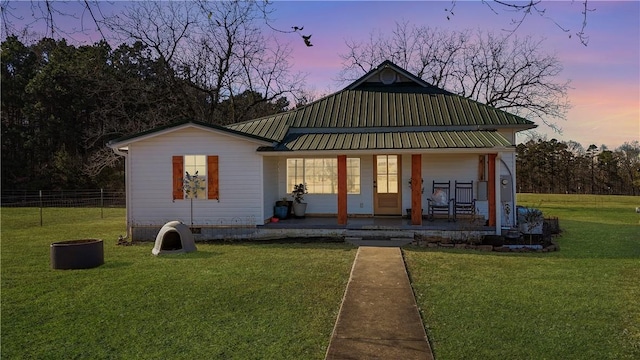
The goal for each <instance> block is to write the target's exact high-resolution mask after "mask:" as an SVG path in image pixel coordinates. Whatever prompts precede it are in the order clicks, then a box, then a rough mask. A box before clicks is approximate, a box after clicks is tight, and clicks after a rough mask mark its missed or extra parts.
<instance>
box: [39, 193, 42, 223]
mask: <svg viewBox="0 0 640 360" xmlns="http://www.w3.org/2000/svg"><path fill="white" fill-rule="evenodd" d="M39 198H40V226H42V190H40V191H39Z"/></svg>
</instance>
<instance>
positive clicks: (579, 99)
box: [12, 1, 640, 149]
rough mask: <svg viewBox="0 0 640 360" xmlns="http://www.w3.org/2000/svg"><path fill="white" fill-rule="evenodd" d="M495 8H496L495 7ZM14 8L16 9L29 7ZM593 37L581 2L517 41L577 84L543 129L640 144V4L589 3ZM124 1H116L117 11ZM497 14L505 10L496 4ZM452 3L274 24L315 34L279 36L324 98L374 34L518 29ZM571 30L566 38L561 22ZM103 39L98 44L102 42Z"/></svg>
mask: <svg viewBox="0 0 640 360" xmlns="http://www.w3.org/2000/svg"><path fill="white" fill-rule="evenodd" d="M489 3H491V2H489ZM28 4H29V3H28V2H24V3H19V2H12V6H14V7H20V6H25V7H26V6H28ZM105 4H107V3H105ZM588 4H589V5H588V7H589V9H593V10H595V11H591V12H589V13H588V15H587V27H586V29H585V31H586V35H587V36H588V37H589V42H588V46H586V47H585V46H584V45H582V44H581V43H580V41H579V40H578V39H577V37H576V36H575V35H573V36H572V37H571V38H569V34H575V33H576V32H578V31H579V30H580V28H581V24H582V21H583V16H582V14H581V12H582V10H583V5H582V1H543V2H542V5H541V6H539V8H544V9H546V18H545V17H542V16H539V15H537V14H531V16H529V17H528V18H527V19H526V20H525V22H524V24H523V25H522V26H521V27H520V28H519V29H518V30H517V33H516V34H517V36H519V37H524V36H527V35H533V36H536V37H544V38H545V39H546V40H545V41H544V48H545V51H546V52H547V53H549V54H555V55H556V56H557V57H558V58H559V59H560V61H561V63H562V65H563V67H564V71H563V73H562V74H561V75H560V76H561V78H562V79H565V80H566V79H569V80H571V84H570V86H571V90H570V91H569V101H570V102H571V105H572V108H571V109H570V110H569V112H568V113H567V120H566V121H562V120H558V121H556V123H557V125H558V126H559V127H561V128H562V130H563V132H562V134H558V133H555V132H553V130H551V129H550V128H548V127H547V126H545V125H543V124H540V126H539V127H538V129H537V130H538V131H539V132H540V133H542V134H543V135H544V134H546V135H547V138H548V139H552V138H556V139H558V140H564V141H569V140H574V141H577V142H579V143H581V144H582V145H583V146H584V147H585V148H586V147H588V146H589V145H590V144H596V145H597V146H600V145H602V144H604V145H607V146H608V147H609V148H611V149H614V148H616V147H618V146H620V145H622V144H623V143H624V142H631V141H635V140H640V2H639V1H589V3H588ZM119 5H123V3H118V2H116V3H115V5H114V8H117V7H118V6H119ZM493 6H494V8H496V9H500V8H499V7H496V5H495V4H493ZM450 7H451V1H409V2H397V1H396V2H392V1H322V2H318V1H275V2H274V4H273V9H275V11H274V13H272V14H271V16H270V17H271V19H272V20H273V21H272V25H273V26H274V27H275V28H278V29H287V30H288V29H290V28H291V26H294V25H296V26H304V31H303V33H304V34H312V43H313V45H314V46H313V47H306V46H305V45H304V43H303V42H302V41H301V39H300V38H299V37H298V35H296V34H282V33H280V34H277V36H278V37H279V38H281V39H282V40H283V41H287V42H290V45H291V47H292V48H293V57H292V58H291V59H290V61H291V62H292V63H293V64H294V66H295V70H296V71H302V72H304V73H306V74H307V85H308V87H309V88H310V89H312V90H313V91H314V92H315V93H317V94H329V93H332V92H335V91H338V90H341V89H342V88H344V86H346V85H347V84H344V83H338V82H336V81H335V80H334V79H335V78H336V77H337V75H338V73H339V72H340V70H341V68H342V60H341V59H340V56H339V55H340V54H344V53H345V52H346V50H347V47H346V45H345V41H346V40H355V41H363V42H364V41H367V39H368V37H369V34H370V33H371V32H372V31H374V30H375V31H379V32H382V33H383V34H390V33H391V31H392V29H393V28H394V27H395V24H396V22H404V21H407V22H408V23H409V25H416V26H429V27H435V28H440V29H449V30H465V29H471V30H476V29H479V30H482V31H484V32H486V31H493V32H500V31H503V29H511V28H512V25H511V20H512V18H513V17H515V16H518V15H517V14H513V13H509V12H508V11H504V10H500V11H499V14H495V13H494V12H492V11H491V9H489V7H488V6H487V5H486V4H482V3H481V2H479V1H457V2H456V5H455V8H454V10H453V12H454V15H453V16H451V15H450V14H449V16H450V20H447V15H448V13H447V12H446V11H445V9H447V8H450ZM553 21H555V22H556V23H558V24H560V25H561V26H562V27H564V28H566V29H569V30H570V32H569V33H565V32H563V31H562V30H561V29H560V28H558V27H557V26H556V25H555V24H554V22H553ZM97 40H99V38H96V39H95V41H97Z"/></svg>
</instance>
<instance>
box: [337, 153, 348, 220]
mask: <svg viewBox="0 0 640 360" xmlns="http://www.w3.org/2000/svg"><path fill="white" fill-rule="evenodd" d="M338 225H347V155H338Z"/></svg>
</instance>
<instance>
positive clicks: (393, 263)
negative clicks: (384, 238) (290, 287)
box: [326, 246, 433, 360]
mask: <svg viewBox="0 0 640 360" xmlns="http://www.w3.org/2000/svg"><path fill="white" fill-rule="evenodd" d="M326 359H327V360H334V359H403V360H405V359H422V360H424V359H427V360H432V359H433V353H432V352H431V347H430V346H429V342H428V341H427V335H426V333H425V330H424V327H423V325H422V319H421V318H420V314H419V312H418V307H417V305H416V302H415V298H414V295H413V290H412V289H411V285H410V283H409V277H408V276H407V271H406V269H405V266H404V261H403V259H402V253H401V252H400V248H398V247H368V246H361V247H359V248H358V253H357V254H356V258H355V261H354V263H353V268H352V269H351V278H350V279H349V283H348V285H347V290H346V291H345V296H344V299H343V300H342V307H341V308H340V313H339V314H338V320H337V321H336V324H335V327H334V329H333V334H332V336H331V341H330V343H329V348H328V349H327V356H326Z"/></svg>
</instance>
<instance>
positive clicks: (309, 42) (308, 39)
mask: <svg viewBox="0 0 640 360" xmlns="http://www.w3.org/2000/svg"><path fill="white" fill-rule="evenodd" d="M310 39H311V35H307V36H305V35H302V40H304V44H305V45H307V46H313V44H311V40H310Z"/></svg>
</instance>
